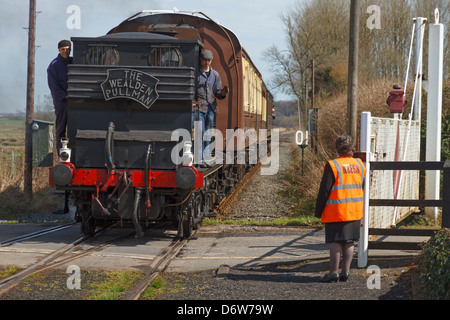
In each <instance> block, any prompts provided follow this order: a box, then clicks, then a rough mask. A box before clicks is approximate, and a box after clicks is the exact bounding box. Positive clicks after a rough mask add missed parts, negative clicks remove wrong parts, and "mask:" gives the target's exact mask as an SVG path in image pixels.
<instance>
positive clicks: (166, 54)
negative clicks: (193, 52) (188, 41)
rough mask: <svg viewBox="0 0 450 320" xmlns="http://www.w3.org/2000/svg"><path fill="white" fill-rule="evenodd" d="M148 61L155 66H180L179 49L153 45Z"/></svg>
mask: <svg viewBox="0 0 450 320" xmlns="http://www.w3.org/2000/svg"><path fill="white" fill-rule="evenodd" d="M149 63H150V65H152V66H155V67H180V66H181V65H182V63H183V59H182V56H181V52H180V50H178V49H177V48H171V47H153V49H152V51H151V53H150V57H149Z"/></svg>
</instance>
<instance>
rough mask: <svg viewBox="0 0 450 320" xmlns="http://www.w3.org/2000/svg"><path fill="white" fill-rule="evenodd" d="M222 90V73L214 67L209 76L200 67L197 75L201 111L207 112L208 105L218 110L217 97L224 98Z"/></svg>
mask: <svg viewBox="0 0 450 320" xmlns="http://www.w3.org/2000/svg"><path fill="white" fill-rule="evenodd" d="M221 90H222V81H221V79H220V75H219V73H218V72H217V71H216V70H213V68H211V69H210V73H209V76H208V75H207V74H206V72H205V71H203V69H201V68H200V70H199V73H198V75H197V99H198V100H199V101H200V111H201V112H203V113H206V112H207V111H208V106H211V108H212V110H213V111H214V112H216V110H217V101H216V98H217V99H220V100H222V99H224V98H225V97H223V96H222V95H221V94H220V92H221Z"/></svg>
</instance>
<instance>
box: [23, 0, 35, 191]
mask: <svg viewBox="0 0 450 320" xmlns="http://www.w3.org/2000/svg"><path fill="white" fill-rule="evenodd" d="M35 42H36V0H30V12H29V28H28V71H27V105H26V119H25V163H24V181H23V184H24V192H25V195H26V196H27V197H28V198H30V199H31V198H32V196H33V161H32V160H33V159H32V157H33V149H32V148H33V146H32V134H31V133H32V132H31V123H32V122H33V120H34V70H35V51H36V46H35Z"/></svg>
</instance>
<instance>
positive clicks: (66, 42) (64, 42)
mask: <svg viewBox="0 0 450 320" xmlns="http://www.w3.org/2000/svg"><path fill="white" fill-rule="evenodd" d="M71 46H72V43H70V41H69V40H61V41H60V42H58V49H59V48H61V47H71Z"/></svg>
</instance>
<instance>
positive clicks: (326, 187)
mask: <svg viewBox="0 0 450 320" xmlns="http://www.w3.org/2000/svg"><path fill="white" fill-rule="evenodd" d="M334 182H335V178H334V174H333V170H331V167H330V165H329V164H328V163H327V164H326V165H325V168H324V170H323V176H322V180H321V182H320V187H319V194H318V196H317V200H316V209H315V212H314V216H315V217H316V218H321V217H322V212H323V210H324V209H325V206H326V204H327V201H328V196H329V195H330V192H331V188H332V187H333V185H334Z"/></svg>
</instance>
